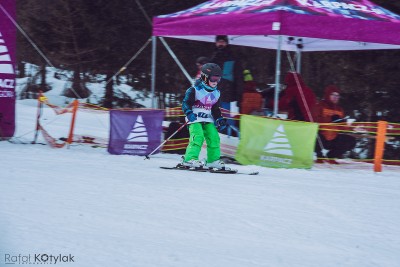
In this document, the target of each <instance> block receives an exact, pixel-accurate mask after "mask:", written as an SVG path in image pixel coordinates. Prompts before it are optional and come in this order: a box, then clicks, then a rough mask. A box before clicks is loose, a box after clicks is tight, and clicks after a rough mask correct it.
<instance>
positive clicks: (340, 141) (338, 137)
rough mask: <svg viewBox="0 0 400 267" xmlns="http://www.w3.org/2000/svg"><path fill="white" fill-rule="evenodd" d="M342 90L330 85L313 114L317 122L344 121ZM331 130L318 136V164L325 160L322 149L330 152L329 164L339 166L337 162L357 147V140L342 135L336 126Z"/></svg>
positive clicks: (322, 131) (316, 148) (328, 154)
mask: <svg viewBox="0 0 400 267" xmlns="http://www.w3.org/2000/svg"><path fill="white" fill-rule="evenodd" d="M339 99H340V89H339V88H337V87H336V86H334V85H329V86H327V87H326V88H325V94H324V98H323V99H322V100H321V101H319V103H318V104H317V105H316V106H315V107H314V110H313V114H314V119H315V122H319V123H337V122H343V121H344V117H345V116H344V115H345V113H344V110H343V108H342V107H341V106H340V105H339ZM329 128H330V129H329V130H321V131H320V132H319V134H318V140H317V142H316V146H315V152H316V153H317V158H318V159H317V163H322V162H323V161H324V160H323V159H322V158H323V153H322V149H326V150H328V153H327V155H326V156H327V157H328V160H327V161H328V162H329V163H331V164H338V162H337V161H336V160H335V159H336V158H340V157H342V156H343V154H344V153H345V152H346V151H349V150H352V149H353V148H354V147H355V145H356V140H355V138H354V137H353V136H350V135H348V134H343V133H340V132H339V131H337V130H336V128H335V127H334V126H332V127H329Z"/></svg>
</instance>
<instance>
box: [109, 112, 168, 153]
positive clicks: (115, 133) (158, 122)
mask: <svg viewBox="0 0 400 267" xmlns="http://www.w3.org/2000/svg"><path fill="white" fill-rule="evenodd" d="M163 119H164V111H163V110H146V111H144V110H141V111H135V110H133V111H121V110H111V111H110V121H111V123H110V125H111V127H110V141H109V143H108V152H109V153H110V154H117V155H121V154H128V155H139V156H144V155H148V154H150V153H151V152H152V151H153V150H154V149H156V148H157V147H158V146H159V145H160V144H161V134H162V122H163Z"/></svg>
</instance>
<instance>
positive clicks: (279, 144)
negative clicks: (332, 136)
mask: <svg viewBox="0 0 400 267" xmlns="http://www.w3.org/2000/svg"><path fill="white" fill-rule="evenodd" d="M317 131H318V124H316V123H310V122H293V121H283V120H275V119H267V118H261V117H257V116H251V115H243V116H241V118H240V142H239V147H238V150H237V153H236V157H235V158H236V160H237V161H238V162H239V163H241V164H244V165H259V166H265V167H272V168H302V169H309V168H311V167H312V165H313V162H314V161H313V155H314V146H315V141H316V138H317Z"/></svg>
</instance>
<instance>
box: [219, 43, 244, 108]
mask: <svg viewBox="0 0 400 267" xmlns="http://www.w3.org/2000/svg"><path fill="white" fill-rule="evenodd" d="M215 46H216V47H215V51H214V54H213V55H212V57H211V62H212V63H216V64H217V65H218V66H221V68H222V80H221V82H220V83H219V84H218V89H219V90H220V91H221V92H222V95H221V107H222V108H224V109H227V110H230V111H231V110H233V111H237V112H239V110H238V108H239V105H240V102H241V100H242V92H243V67H242V64H241V62H240V60H239V59H238V58H237V57H235V55H234V54H233V53H232V51H231V48H230V46H229V41H228V36H226V35H217V36H216V38H215Z"/></svg>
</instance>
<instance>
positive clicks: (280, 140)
mask: <svg viewBox="0 0 400 267" xmlns="http://www.w3.org/2000/svg"><path fill="white" fill-rule="evenodd" d="M264 152H267V153H272V154H278V155H284V156H293V151H292V147H291V146H290V143H289V139H288V138H287V135H286V132H285V128H284V127H283V124H281V125H279V126H278V128H277V129H276V130H275V133H274V136H273V137H272V139H271V141H270V142H269V143H268V144H267V145H266V146H265V147H264Z"/></svg>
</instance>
